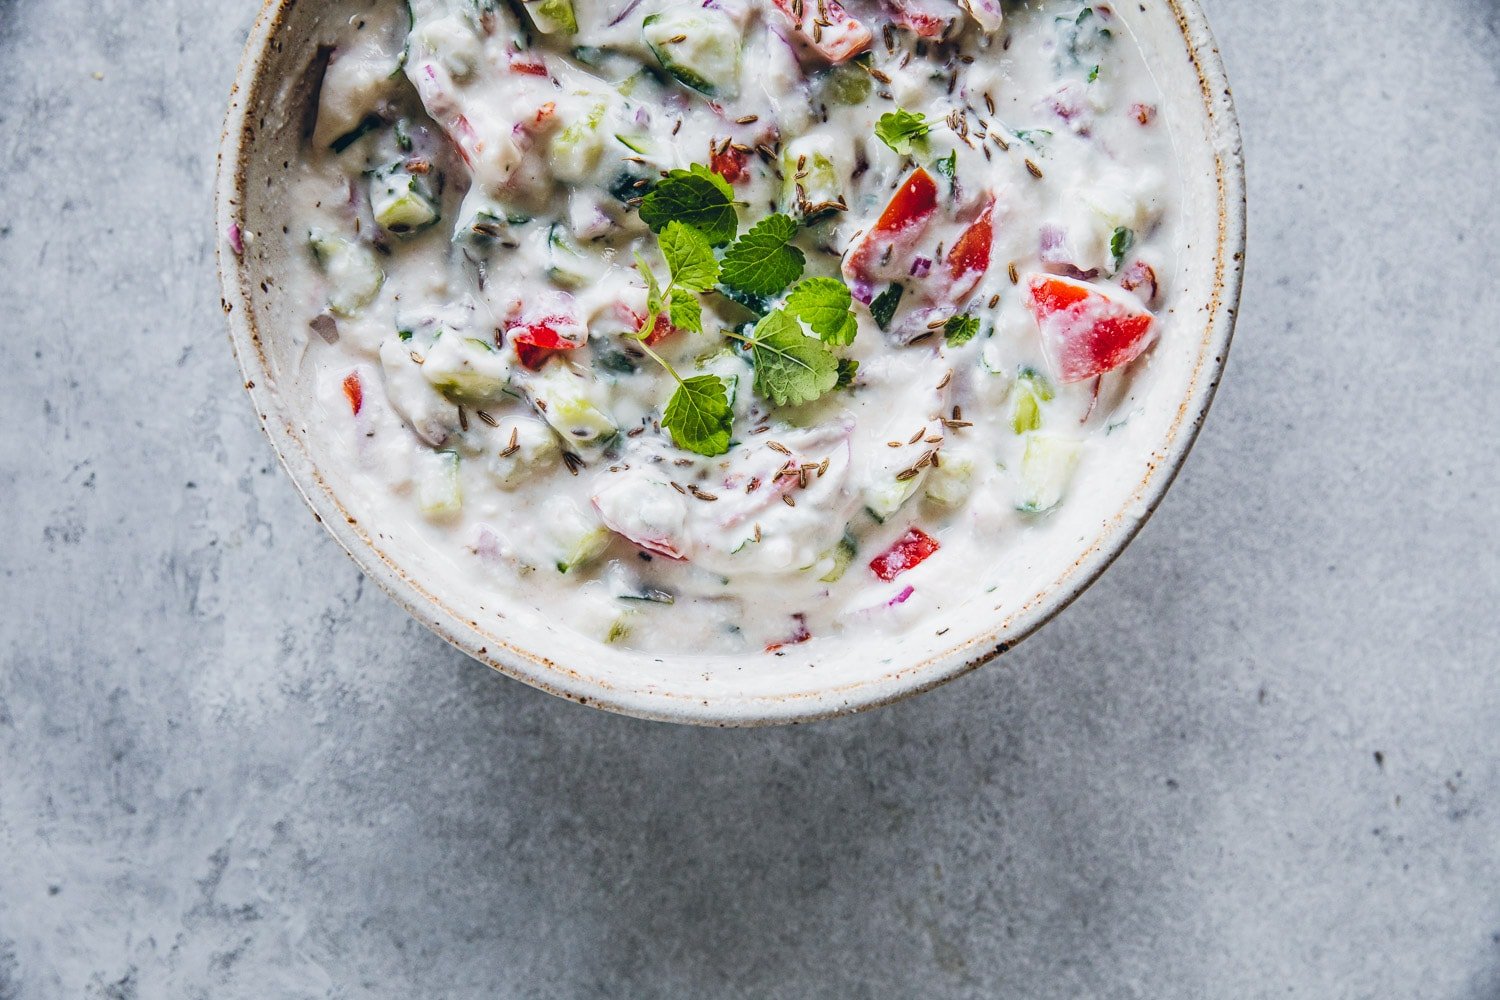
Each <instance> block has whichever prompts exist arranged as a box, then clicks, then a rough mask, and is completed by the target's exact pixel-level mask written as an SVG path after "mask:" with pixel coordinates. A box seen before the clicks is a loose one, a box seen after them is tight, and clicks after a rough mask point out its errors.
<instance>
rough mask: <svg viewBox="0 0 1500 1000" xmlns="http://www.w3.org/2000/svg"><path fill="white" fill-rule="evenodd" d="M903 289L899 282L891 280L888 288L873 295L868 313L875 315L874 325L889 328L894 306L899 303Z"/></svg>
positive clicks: (893, 316) (893, 314) (894, 312)
mask: <svg viewBox="0 0 1500 1000" xmlns="http://www.w3.org/2000/svg"><path fill="white" fill-rule="evenodd" d="M905 291H906V289H905V288H903V287H902V286H901V284H900V283H899V282H893V283H892V284H891V286H890V287H889V288H887V289H886V290H885V291H883V292H881V293H880V294H879V295H877V296H875V301H873V302H871V303H870V315H871V316H873V317H875V325H876V326H878V327H880V328H881V329H882V330H888V329H890V326H891V320H892V319H893V318H895V315H896V307H897V306H898V305H900V304H901V295H902V293H904V292H905Z"/></svg>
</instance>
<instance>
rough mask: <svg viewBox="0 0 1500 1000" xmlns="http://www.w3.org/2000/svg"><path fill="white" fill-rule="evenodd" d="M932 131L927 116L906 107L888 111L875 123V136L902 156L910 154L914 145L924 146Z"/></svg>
mask: <svg viewBox="0 0 1500 1000" xmlns="http://www.w3.org/2000/svg"><path fill="white" fill-rule="evenodd" d="M930 131H932V126H931V125H930V124H929V123H928V121H927V118H926V117H925V116H923V115H921V114H913V113H911V112H910V111H907V110H906V109H905V108H897V109H896V110H895V111H887V112H886V113H885V114H883V115H881V116H880V120H879V121H878V122H876V123H875V138H877V139H879V140H880V141H881V142H883V143H885V144H886V145H887V146H889V147H891V149H893V150H895V151H896V152H897V153H899V154H900V155H902V156H910V155H911V151H912V147H913V146H917V147H920V146H922V145H923V144H924V143H925V142H926V140H927V133H928V132H930Z"/></svg>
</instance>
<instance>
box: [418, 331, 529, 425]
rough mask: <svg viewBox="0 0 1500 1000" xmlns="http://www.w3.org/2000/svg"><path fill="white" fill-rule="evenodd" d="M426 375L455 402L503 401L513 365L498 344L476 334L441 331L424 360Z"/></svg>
mask: <svg viewBox="0 0 1500 1000" xmlns="http://www.w3.org/2000/svg"><path fill="white" fill-rule="evenodd" d="M422 375H423V376H424V377H425V378H426V379H427V381H429V382H431V383H432V387H433V388H434V389H436V390H437V391H438V392H441V393H442V394H443V395H444V396H447V397H448V398H449V399H451V400H452V401H453V402H455V403H467V404H469V405H471V406H483V405H484V404H486V403H494V402H497V401H499V399H500V398H501V396H503V395H504V394H505V388H506V386H507V385H509V384H510V365H509V363H508V362H507V361H506V358H505V355H504V354H502V353H501V352H499V351H497V350H495V348H494V346H493V345H491V344H488V343H486V342H485V341H483V340H479V339H477V338H474V337H461V336H458V335H456V334H453V333H447V334H444V333H443V332H441V331H440V332H439V333H438V335H437V338H436V339H435V340H434V341H433V343H432V346H431V347H430V348H428V349H427V355H426V358H425V359H424V361H423V363H422Z"/></svg>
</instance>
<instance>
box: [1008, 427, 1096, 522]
mask: <svg viewBox="0 0 1500 1000" xmlns="http://www.w3.org/2000/svg"><path fill="white" fill-rule="evenodd" d="M1082 450H1083V446H1082V445H1081V444H1080V443H1079V442H1077V441H1075V440H1073V439H1072V438H1065V437H1060V436H1058V435H1055V434H1030V435H1028V436H1027V438H1026V450H1025V452H1023V453H1022V455H1021V493H1020V497H1019V498H1018V502H1017V503H1016V509H1017V510H1019V511H1022V512H1023V513H1027V514H1044V513H1046V512H1047V511H1049V510H1052V509H1053V508H1054V507H1056V506H1057V505H1058V504H1060V503H1062V499H1063V494H1064V493H1066V492H1067V489H1068V484H1069V482H1071V481H1072V479H1073V470H1074V469H1075V468H1076V467H1077V466H1078V456H1079V454H1080V453H1081V452H1082Z"/></svg>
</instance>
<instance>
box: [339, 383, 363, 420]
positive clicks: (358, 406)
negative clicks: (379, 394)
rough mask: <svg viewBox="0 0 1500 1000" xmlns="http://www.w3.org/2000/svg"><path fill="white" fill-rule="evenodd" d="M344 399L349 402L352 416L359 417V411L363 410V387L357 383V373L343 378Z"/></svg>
mask: <svg viewBox="0 0 1500 1000" xmlns="http://www.w3.org/2000/svg"><path fill="white" fill-rule="evenodd" d="M344 398H345V399H347V400H348V401H349V409H351V410H353V411H354V415H355V416H356V417H357V416H359V411H360V410H362V409H364V408H365V387H364V386H363V385H362V384H361V383H360V381H359V372H350V373H349V374H348V375H345V376H344Z"/></svg>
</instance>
